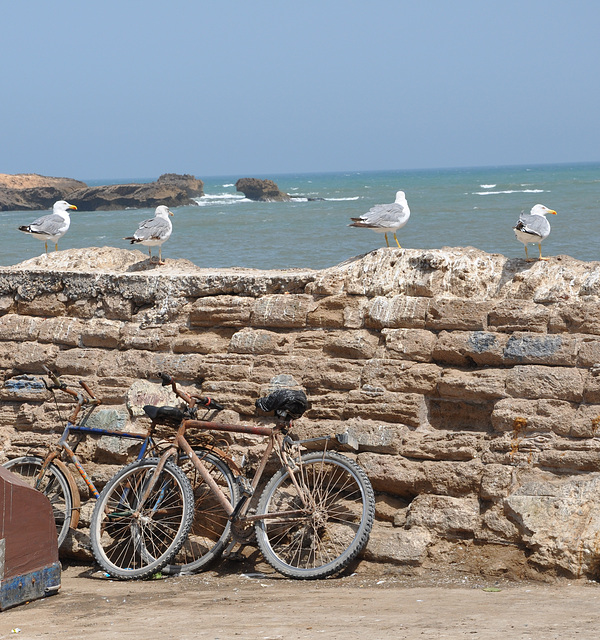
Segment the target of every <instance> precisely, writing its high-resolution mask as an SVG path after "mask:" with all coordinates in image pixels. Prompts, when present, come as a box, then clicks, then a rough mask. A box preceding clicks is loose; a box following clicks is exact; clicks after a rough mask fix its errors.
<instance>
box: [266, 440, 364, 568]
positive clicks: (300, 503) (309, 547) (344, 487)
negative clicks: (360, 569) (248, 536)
mask: <svg viewBox="0 0 600 640" xmlns="http://www.w3.org/2000/svg"><path fill="white" fill-rule="evenodd" d="M297 462H298V464H297V467H296V469H295V471H294V473H293V476H294V477H293V478H292V476H291V475H290V473H289V471H288V470H287V469H286V468H285V467H282V468H281V469H279V471H277V473H275V475H274V476H273V477H272V478H271V479H270V480H269V482H268V483H267V486H266V487H265V489H264V491H263V494H262V495H261V498H260V501H259V503H258V507H257V509H256V513H257V515H265V516H267V517H266V518H264V519H261V520H259V521H257V525H256V539H257V542H258V546H259V548H260V550H261V552H262V554H263V556H264V557H265V560H266V561H267V562H268V563H269V564H270V565H271V566H272V567H273V568H274V569H276V570H277V571H279V572H280V573H282V574H283V575H285V576H289V577H290V578H298V579H303V580H308V579H315V578H324V577H326V576H329V575H332V574H334V573H337V572H339V571H340V570H341V569H343V568H344V567H346V566H347V565H348V564H350V562H351V561H352V560H353V559H354V558H355V557H356V556H357V555H358V554H359V553H360V552H361V551H362V550H363V548H364V547H365V545H366V544H367V541H368V539H369V534H370V533H371V528H372V527H373V519H374V516H375V494H374V492H373V488H372V487H371V483H370V482H369V479H368V478H367V475H366V473H365V472H364V471H363V470H362V469H361V468H360V467H359V466H358V465H357V464H356V463H355V462H353V461H352V460H350V459H349V458H346V457H345V456H343V455H340V454H339V453H335V452H333V451H318V452H314V453H307V454H304V455H302V456H301V457H300V459H299V460H298V461H297ZM294 480H295V482H294Z"/></svg>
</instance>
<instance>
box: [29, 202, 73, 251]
mask: <svg viewBox="0 0 600 640" xmlns="http://www.w3.org/2000/svg"><path fill="white" fill-rule="evenodd" d="M70 209H74V210H75V211H77V207H76V206H75V205H74V204H69V203H68V202H67V201H66V200H59V201H58V202H55V203H54V206H53V207H52V213H50V214H48V215H47V216H42V217H41V218H38V219H37V220H34V221H33V222H32V223H31V224H28V225H24V226H22V227H19V231H22V232H23V233H30V234H31V235H32V236H34V237H36V238H39V239H40V240H43V241H44V246H45V247H46V253H48V240H50V241H51V242H54V250H55V251H58V241H59V240H60V239H61V238H62V237H63V236H64V235H65V233H67V231H68V230H69V226H70V224H71V216H70V214H69V210H70Z"/></svg>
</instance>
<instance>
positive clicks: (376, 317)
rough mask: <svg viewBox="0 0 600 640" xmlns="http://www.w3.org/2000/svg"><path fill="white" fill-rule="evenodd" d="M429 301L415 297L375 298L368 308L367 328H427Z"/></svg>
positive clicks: (366, 316)
mask: <svg viewBox="0 0 600 640" xmlns="http://www.w3.org/2000/svg"><path fill="white" fill-rule="evenodd" d="M428 308H429V300H426V299H424V298H417V297H413V296H393V297H391V298H384V297H382V296H380V297H377V298H374V299H373V300H372V301H371V302H370V303H369V304H368V305H367V308H366V315H365V326H367V327H372V328H375V329H380V328H383V327H392V328H393V327H406V328H423V327H425V316H426V314H427V309H428Z"/></svg>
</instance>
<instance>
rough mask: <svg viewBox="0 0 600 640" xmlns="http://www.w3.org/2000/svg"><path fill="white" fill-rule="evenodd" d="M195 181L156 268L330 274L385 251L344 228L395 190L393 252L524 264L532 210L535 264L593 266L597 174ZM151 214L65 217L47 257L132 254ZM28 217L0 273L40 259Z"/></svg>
mask: <svg viewBox="0 0 600 640" xmlns="http://www.w3.org/2000/svg"><path fill="white" fill-rule="evenodd" d="M197 177H198V178H200V179H202V180H203V181H204V191H205V194H206V195H205V196H204V197H203V198H200V199H199V200H198V205H199V206H193V207H192V206H190V207H179V208H176V209H174V214H175V216H174V217H173V218H172V221H173V226H174V229H173V234H172V236H171V238H170V239H169V240H168V242H167V243H165V245H163V258H185V259H187V260H190V261H191V262H193V263H194V264H196V265H198V266H199V267H208V268H210V267H214V268H222V267H231V266H241V267H253V268H259V269H274V268H287V267H303V268H313V269H319V268H324V267H328V266H332V265H335V264H338V263H340V262H343V261H344V260H347V259H348V258H351V257H353V256H357V255H360V254H364V253H367V252H369V251H372V250H374V249H377V248H379V247H381V246H385V239H384V237H383V235H381V234H376V233H374V232H372V231H370V230H368V229H357V228H352V227H348V226H347V225H348V223H349V222H350V217H356V216H358V215H360V214H362V213H364V212H366V211H367V210H368V209H369V208H370V207H371V206H373V205H375V204H382V203H389V202H393V200H394V198H395V193H396V191H397V190H399V189H402V190H404V191H405V192H406V196H407V199H408V203H409V205H410V208H411V218H410V220H409V222H408V224H407V225H406V226H405V227H404V228H403V229H401V230H400V231H399V232H398V238H399V240H400V243H401V245H402V246H403V247H407V248H418V249H429V248H440V247H445V246H448V247H465V246H473V247H477V248H479V249H483V250H484V251H488V252H490V253H502V254H504V255H506V256H508V257H525V253H524V249H523V245H522V244H521V243H520V242H518V241H517V240H516V238H515V237H514V233H513V230H512V227H513V226H514V224H515V223H516V221H517V219H518V217H519V213H520V212H521V210H524V209H525V210H529V209H530V208H531V207H532V206H533V205H535V204H537V203H541V204H545V205H546V206H548V207H550V208H552V209H555V210H556V211H557V212H558V215H557V216H549V217H548V218H549V221H550V223H551V225H552V232H551V234H550V236H549V237H548V238H547V239H546V240H545V241H544V243H543V245H542V251H543V254H544V255H545V256H546V255H547V256H555V255H561V254H566V255H570V256H572V257H574V258H578V259H580V260H600V250H599V249H600V164H574V165H545V166H522V167H496V168H492V167H486V168H476V169H439V170H425V171H371V172H359V171H352V172H339V173H315V174H298V175H294V174H285V175H274V174H271V175H268V176H260V175H243V176H242V175H238V176H220V177H209V178H206V177H204V176H201V175H198V176H197ZM242 177H257V178H270V179H272V180H274V181H275V182H276V183H277V184H278V186H279V188H280V189H281V190H282V191H285V192H288V193H290V194H292V195H296V196H305V197H306V198H308V197H318V198H324V200H317V201H308V200H305V199H299V200H296V201H293V202H284V203H274V202H268V203H259V202H251V201H249V200H246V199H245V198H244V197H243V194H241V193H238V192H236V190H235V186H234V184H235V182H236V180H237V179H238V178H242ZM152 179H155V178H152ZM131 181H132V180H129V179H123V180H112V181H106V182H102V181H93V180H88V181H86V182H87V183H88V184H89V185H90V186H92V185H95V184H103V183H108V182H111V183H125V182H131ZM138 181H140V180H138ZM73 204H77V202H74V203H73ZM153 213H154V212H153V210H150V209H141V210H140V209H138V210H126V211H110V212H108V211H107V212H103V211H97V212H74V213H73V214H72V216H71V228H70V229H69V231H68V233H67V234H66V235H65V236H64V238H62V240H61V241H60V242H59V249H69V248H84V247H102V246H114V247H120V248H124V249H125V248H126V249H129V248H132V247H131V245H130V244H129V243H128V242H126V241H125V240H122V238H123V237H124V236H127V235H131V234H132V233H133V232H134V231H135V229H136V228H137V224H138V222H140V221H141V220H143V219H145V218H148V217H151V216H152V215H153ZM39 215H41V212H40V213H38V212H34V213H32V212H19V211H15V212H0V243H1V244H0V249H1V255H0V265H3V266H4V265H11V264H16V263H18V262H21V261H23V260H26V259H28V258H32V257H35V256H37V255H40V254H41V253H42V252H43V250H44V245H43V243H42V242H40V241H38V240H36V239H34V238H31V237H29V236H27V235H26V234H23V233H21V232H19V231H18V230H17V227H18V226H19V225H22V224H28V223H29V222H31V221H33V220H34V219H35V218H36V217H38V216H39ZM390 240H391V242H393V238H390ZM139 248H140V250H142V251H144V252H146V251H147V250H146V249H145V248H144V247H139ZM530 254H531V255H537V247H535V246H531V249H530Z"/></svg>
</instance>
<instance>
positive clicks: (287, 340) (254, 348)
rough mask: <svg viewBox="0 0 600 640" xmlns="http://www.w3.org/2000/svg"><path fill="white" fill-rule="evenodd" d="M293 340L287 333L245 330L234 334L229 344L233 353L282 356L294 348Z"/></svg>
mask: <svg viewBox="0 0 600 640" xmlns="http://www.w3.org/2000/svg"><path fill="white" fill-rule="evenodd" d="M292 342H293V338H291V337H290V336H289V335H288V334H285V333H276V332H275V331H266V330H264V329H250V328H245V329H242V330H241V331H238V332H237V333H234V334H233V336H232V337H231V342H230V343H229V349H228V350H229V351H230V352H231V353H249V354H255V355H257V354H264V353H270V354H274V355H281V354H284V353H288V352H289V351H290V350H291V348H292Z"/></svg>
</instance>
